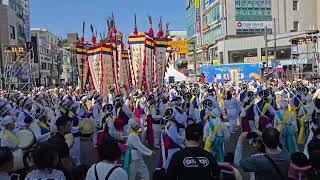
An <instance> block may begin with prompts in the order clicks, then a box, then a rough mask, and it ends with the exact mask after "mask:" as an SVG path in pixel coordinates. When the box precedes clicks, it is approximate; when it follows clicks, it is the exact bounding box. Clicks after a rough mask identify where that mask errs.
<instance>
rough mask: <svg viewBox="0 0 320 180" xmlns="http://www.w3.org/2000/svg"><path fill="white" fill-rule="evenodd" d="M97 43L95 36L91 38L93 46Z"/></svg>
mask: <svg viewBox="0 0 320 180" xmlns="http://www.w3.org/2000/svg"><path fill="white" fill-rule="evenodd" d="M96 42H97V38H96V37H95V36H92V43H93V44H95V43H96Z"/></svg>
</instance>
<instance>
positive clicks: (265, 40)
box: [264, 26, 269, 72]
mask: <svg viewBox="0 0 320 180" xmlns="http://www.w3.org/2000/svg"><path fill="white" fill-rule="evenodd" d="M264 31H265V32H264V33H265V34H264V42H265V58H266V69H267V72H268V71H269V65H268V63H269V62H268V27H267V26H266V27H265V29H264Z"/></svg>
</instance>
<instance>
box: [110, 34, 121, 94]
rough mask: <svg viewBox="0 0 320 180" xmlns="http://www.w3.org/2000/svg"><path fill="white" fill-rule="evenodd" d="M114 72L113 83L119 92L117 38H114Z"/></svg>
mask: <svg viewBox="0 0 320 180" xmlns="http://www.w3.org/2000/svg"><path fill="white" fill-rule="evenodd" d="M111 45H112V73H113V84H115V86H116V88H115V89H116V92H119V84H118V80H119V77H118V74H119V73H118V70H119V69H118V68H119V65H118V49H117V43H116V39H115V38H113V40H112V43H111Z"/></svg>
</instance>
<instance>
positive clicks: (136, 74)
mask: <svg viewBox="0 0 320 180" xmlns="http://www.w3.org/2000/svg"><path fill="white" fill-rule="evenodd" d="M145 38H146V37H145V35H137V36H129V49H130V57H131V63H132V70H133V72H132V74H133V80H134V81H133V85H134V86H135V88H137V89H141V88H142V80H143V79H142V78H143V69H142V68H143V62H144V59H145Z"/></svg>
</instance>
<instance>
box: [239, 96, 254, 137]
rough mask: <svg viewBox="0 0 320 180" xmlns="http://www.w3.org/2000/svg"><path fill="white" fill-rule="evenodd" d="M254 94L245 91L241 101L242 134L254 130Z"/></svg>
mask: <svg viewBox="0 0 320 180" xmlns="http://www.w3.org/2000/svg"><path fill="white" fill-rule="evenodd" d="M253 109H254V93H253V92H252V91H247V92H246V95H245V97H244V99H243V103H242V108H241V117H240V118H241V127H242V132H245V131H246V132H250V131H252V130H254V129H256V128H255V123H254V110H253Z"/></svg>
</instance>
